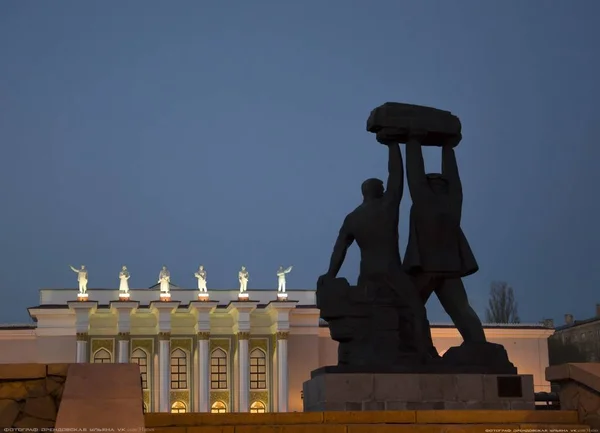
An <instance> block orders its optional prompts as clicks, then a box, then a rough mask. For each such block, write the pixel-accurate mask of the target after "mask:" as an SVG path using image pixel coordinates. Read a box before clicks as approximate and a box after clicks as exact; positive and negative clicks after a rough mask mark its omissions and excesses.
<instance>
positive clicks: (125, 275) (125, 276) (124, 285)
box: [119, 266, 131, 294]
mask: <svg viewBox="0 0 600 433" xmlns="http://www.w3.org/2000/svg"><path fill="white" fill-rule="evenodd" d="M129 278H131V275H130V274H129V271H128V270H127V266H123V268H122V269H121V272H119V292H121V293H122V294H127V293H129Z"/></svg>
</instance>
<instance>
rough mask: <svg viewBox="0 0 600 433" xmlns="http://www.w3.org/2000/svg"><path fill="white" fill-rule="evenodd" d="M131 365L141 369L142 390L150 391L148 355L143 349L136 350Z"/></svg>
mask: <svg viewBox="0 0 600 433" xmlns="http://www.w3.org/2000/svg"><path fill="white" fill-rule="evenodd" d="M131 363H132V364H137V365H138V366H139V367H140V374H141V376H142V389H148V355H147V354H146V352H144V351H143V350H142V349H135V350H134V351H133V353H132V354H131Z"/></svg>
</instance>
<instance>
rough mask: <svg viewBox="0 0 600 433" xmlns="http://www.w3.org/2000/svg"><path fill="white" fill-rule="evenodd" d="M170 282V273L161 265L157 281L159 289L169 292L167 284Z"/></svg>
mask: <svg viewBox="0 0 600 433" xmlns="http://www.w3.org/2000/svg"><path fill="white" fill-rule="evenodd" d="M170 282H171V274H170V273H169V270H168V269H167V267H166V266H163V267H162V269H161V270H160V274H158V283H159V284H160V291H161V292H162V293H169V284H170Z"/></svg>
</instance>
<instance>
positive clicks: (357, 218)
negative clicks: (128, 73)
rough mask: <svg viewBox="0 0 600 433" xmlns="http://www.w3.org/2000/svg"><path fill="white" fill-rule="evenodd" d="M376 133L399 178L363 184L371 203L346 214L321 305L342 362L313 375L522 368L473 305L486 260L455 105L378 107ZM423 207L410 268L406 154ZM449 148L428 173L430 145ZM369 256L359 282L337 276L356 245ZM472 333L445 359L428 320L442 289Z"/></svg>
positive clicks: (414, 224) (416, 217)
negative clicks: (476, 244)
mask: <svg viewBox="0 0 600 433" xmlns="http://www.w3.org/2000/svg"><path fill="white" fill-rule="evenodd" d="M367 130H368V131H369V132H373V133H375V134H376V135H377V141H378V142H380V143H382V144H385V145H387V146H388V149H389V163H388V168H389V176H388V181H387V188H386V190H385V191H384V188H383V182H382V181H381V180H379V179H368V180H366V181H365V182H364V183H363V185H362V192H363V198H364V200H363V203H362V204H361V205H360V206H358V207H357V208H356V209H355V210H354V211H352V212H351V213H350V214H349V215H348V216H346V218H345V220H344V223H343V225H342V228H341V229H340V232H339V235H338V238H337V241H336V243H335V247H334V250H333V254H332V256H331V260H330V264H329V270H328V271H327V273H326V274H325V275H322V276H321V277H319V281H318V283H317V294H316V295H317V296H316V298H317V307H318V308H319V309H320V310H321V317H322V318H323V319H324V320H326V321H327V323H328V325H329V330H330V333H331V338H332V339H333V340H335V341H337V342H338V343H339V346H338V365H337V366H334V367H322V368H320V369H319V370H315V371H313V372H312V376H313V377H314V375H316V374H323V373H328V372H331V373H341V372H383V371H386V372H397V373H419V372H420V373H423V372H430V373H431V372H440V373H441V372H445V373H486V374H487V373H490V374H514V373H516V368H515V367H514V365H513V364H512V363H511V362H510V361H509V359H508V355H507V353H506V350H505V349H504V347H502V346H501V345H499V344H493V343H488V342H486V340H485V335H484V333H483V329H482V326H481V321H480V320H479V318H478V317H477V315H476V314H475V312H474V311H473V309H472V308H471V307H470V305H469V302H468V300H467V295H466V292H465V288H464V286H463V284H462V280H461V278H462V277H464V276H466V275H470V274H472V273H474V272H476V271H477V269H478V267H477V262H476V261H475V258H474V257H473V253H472V252H471V249H470V247H469V244H468V242H467V240H466V238H465V236H464V234H463V232H462V230H461V227H460V219H461V211H462V189H461V184H460V178H459V175H458V168H457V165H456V159H455V157H454V150H453V147H454V146H456V145H457V144H458V143H459V142H460V140H461V130H462V125H461V123H460V120H459V119H458V117H456V116H454V115H453V114H452V113H450V112H449V111H443V110H438V109H436V108H431V107H423V106H419V105H412V104H401V103H393V102H391V103H390V102H388V103H386V104H383V105H381V106H380V107H377V108H376V109H374V110H373V111H372V112H371V115H370V116H369V119H368V120H367ZM399 143H406V154H407V157H406V159H407V177H408V185H409V188H410V193H411V196H412V199H413V205H412V208H411V212H410V235H409V239H408V247H407V250H406V256H405V258H404V265H402V262H401V259H400V253H399V250H398V223H399V214H400V211H399V207H400V200H401V199H402V192H403V176H404V173H403V166H402V155H401V153H400V149H399V146H398V144H399ZM440 145H442V146H443V150H442V152H443V158H442V159H443V168H442V173H441V174H429V175H426V174H425V168H424V164H423V156H422V153H421V146H440ZM354 241H356V243H357V244H358V247H359V248H360V255H361V262H360V274H359V278H358V284H357V285H356V286H350V284H349V283H348V281H347V280H346V279H345V278H337V275H338V272H339V270H340V268H341V266H342V264H343V262H344V259H345V257H346V252H347V250H348V248H349V247H350V245H351V244H352V243H353V242H354ZM434 292H435V293H436V294H437V296H438V297H439V299H440V301H441V303H442V305H443V307H444V308H445V309H446V312H447V313H448V314H449V315H450V317H451V318H452V320H453V322H454V323H455V325H456V327H457V328H458V330H459V331H460V333H461V334H462V336H463V338H464V340H465V341H464V342H463V344H461V345H460V346H457V347H451V348H449V349H448V350H447V351H446V353H445V354H444V356H443V357H442V358H441V359H433V358H434V357H435V358H439V356H438V354H437V352H436V351H435V348H434V347H433V342H432V340H431V331H430V329H429V322H428V321H427V317H426V311H425V303H426V302H427V300H428V299H429V297H430V296H431V294H432V293H434Z"/></svg>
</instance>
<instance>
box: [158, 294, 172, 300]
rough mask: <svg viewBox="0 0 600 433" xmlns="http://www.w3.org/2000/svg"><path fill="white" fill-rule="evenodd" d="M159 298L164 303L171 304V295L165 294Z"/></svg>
mask: <svg viewBox="0 0 600 433" xmlns="http://www.w3.org/2000/svg"><path fill="white" fill-rule="evenodd" d="M159 296H160V300H161V301H163V302H169V301H170V300H171V294H170V293H166V292H163V293H161V294H160V295H159Z"/></svg>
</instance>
